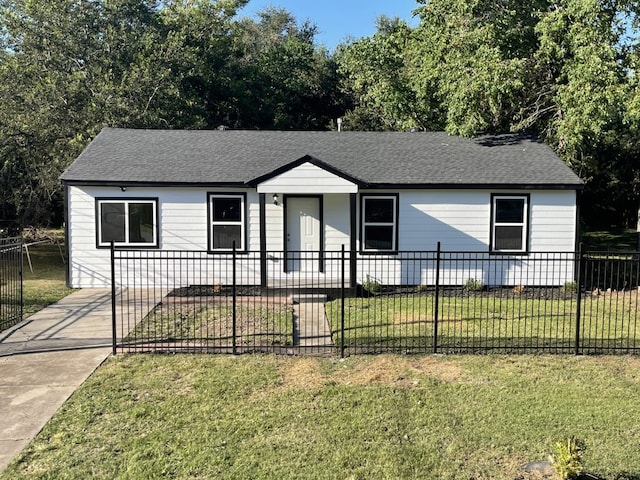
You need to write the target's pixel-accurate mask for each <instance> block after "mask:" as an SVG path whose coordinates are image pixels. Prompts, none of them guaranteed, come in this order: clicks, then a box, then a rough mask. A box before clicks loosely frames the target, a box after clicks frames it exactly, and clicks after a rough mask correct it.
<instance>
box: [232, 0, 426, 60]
mask: <svg viewBox="0 0 640 480" xmlns="http://www.w3.org/2000/svg"><path fill="white" fill-rule="evenodd" d="M269 6H273V7H280V8H284V9H285V10H288V11H289V12H291V13H292V14H293V15H294V17H296V19H297V21H298V23H302V22H304V21H305V20H307V19H308V20H311V22H312V23H315V24H316V25H317V27H318V34H317V36H316V42H317V43H318V44H322V45H325V46H326V47H327V48H328V49H329V50H331V51H333V49H334V48H335V47H336V45H337V44H338V43H340V42H341V41H343V40H346V39H347V38H349V37H353V38H360V37H368V36H370V35H373V34H374V33H375V31H376V19H377V18H378V17H379V16H380V15H387V16H388V17H400V18H401V19H402V20H407V21H408V22H410V24H411V25H416V24H417V19H415V18H414V19H412V12H413V10H414V9H415V8H416V7H417V6H418V3H417V2H416V0H250V2H249V4H248V5H247V6H246V7H245V8H244V9H242V10H241V11H240V15H241V16H248V17H253V16H254V15H255V14H256V12H259V11H262V10H264V9H265V8H267V7H269Z"/></svg>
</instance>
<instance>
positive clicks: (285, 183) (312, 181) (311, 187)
mask: <svg viewBox="0 0 640 480" xmlns="http://www.w3.org/2000/svg"><path fill="white" fill-rule="evenodd" d="M357 191H358V187H357V185H356V184H354V183H353V182H350V181H349V180H345V179H344V178H342V177H339V176H337V175H334V174H333V173H331V172H328V171H326V170H324V169H323V168H320V167H318V166H316V165H313V164H312V163H309V162H306V163H303V164H302V165H299V166H297V167H295V168H292V169H291V170H287V171H286V172H284V173H282V174H280V175H277V176H275V177H273V178H270V179H269V180H265V181H264V182H262V183H261V184H260V185H258V192H259V193H299V194H304V193H308V194H312V193H356V192H357Z"/></svg>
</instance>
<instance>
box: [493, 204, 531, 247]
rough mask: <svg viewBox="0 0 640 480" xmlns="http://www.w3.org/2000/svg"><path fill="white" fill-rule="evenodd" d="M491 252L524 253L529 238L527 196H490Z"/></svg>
mask: <svg viewBox="0 0 640 480" xmlns="http://www.w3.org/2000/svg"><path fill="white" fill-rule="evenodd" d="M491 202H492V203H491V210H492V218H491V250H492V251H493V252H518V253H521V252H526V251H527V250H528V238H529V232H528V230H529V196H528V195H492V197H491Z"/></svg>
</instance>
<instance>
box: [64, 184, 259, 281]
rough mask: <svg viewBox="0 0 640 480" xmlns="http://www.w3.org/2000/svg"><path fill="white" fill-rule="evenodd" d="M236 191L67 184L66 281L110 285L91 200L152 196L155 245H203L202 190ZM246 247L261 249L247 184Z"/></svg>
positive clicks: (256, 207) (180, 248)
mask: <svg viewBox="0 0 640 480" xmlns="http://www.w3.org/2000/svg"><path fill="white" fill-rule="evenodd" d="M209 192H220V193H236V192H232V191H230V190H229V189H215V188H147V187H128V188H127V191H126V192H122V191H121V190H120V189H119V188H117V187H73V186H72V187H69V188H68V208H69V211H68V219H67V221H68V222H69V239H68V242H69V269H70V270H69V284H70V286H71V287H73V288H91V287H106V286H109V285H111V278H110V276H111V267H110V254H109V249H108V248H96V219H95V213H96V204H95V199H96V198H100V197H109V198H145V197H148V198H157V199H158V213H159V245H160V248H159V249H160V250H178V251H206V250H207V241H208V239H207V228H208V220H207V193H209ZM238 192H246V193H247V230H248V231H247V249H249V250H259V249H260V235H259V232H260V207H259V202H258V194H257V193H256V192H255V190H251V189H247V190H243V191H238Z"/></svg>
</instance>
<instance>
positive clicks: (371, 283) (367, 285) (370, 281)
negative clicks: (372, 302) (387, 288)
mask: <svg viewBox="0 0 640 480" xmlns="http://www.w3.org/2000/svg"><path fill="white" fill-rule="evenodd" d="M362 288H363V289H364V291H365V292H367V293H380V292H381V291H382V285H381V284H380V282H379V281H377V280H376V279H375V278H373V277H370V276H369V275H367V280H366V281H364V282H363V283H362Z"/></svg>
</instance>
